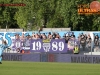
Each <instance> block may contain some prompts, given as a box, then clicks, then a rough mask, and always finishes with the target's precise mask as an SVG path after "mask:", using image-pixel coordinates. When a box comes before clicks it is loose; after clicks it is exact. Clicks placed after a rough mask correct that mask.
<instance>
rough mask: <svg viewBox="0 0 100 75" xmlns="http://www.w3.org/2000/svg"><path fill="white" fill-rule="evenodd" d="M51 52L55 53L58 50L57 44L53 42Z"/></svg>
mask: <svg viewBox="0 0 100 75" xmlns="http://www.w3.org/2000/svg"><path fill="white" fill-rule="evenodd" d="M52 50H53V51H57V50H58V46H57V42H55V41H54V42H53V43H52Z"/></svg>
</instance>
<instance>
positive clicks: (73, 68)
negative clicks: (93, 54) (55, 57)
mask: <svg viewBox="0 0 100 75" xmlns="http://www.w3.org/2000/svg"><path fill="white" fill-rule="evenodd" d="M0 75H100V65H99V64H79V63H57V62H55V63H54V62H14V61H3V64H0Z"/></svg>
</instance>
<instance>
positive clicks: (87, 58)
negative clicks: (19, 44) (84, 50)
mask: <svg viewBox="0 0 100 75" xmlns="http://www.w3.org/2000/svg"><path fill="white" fill-rule="evenodd" d="M3 61H32V62H67V63H100V56H99V55H80V54H79V55H74V54H18V53H17V54H16V53H14V54H13V53H6V54H5V53H4V54H3Z"/></svg>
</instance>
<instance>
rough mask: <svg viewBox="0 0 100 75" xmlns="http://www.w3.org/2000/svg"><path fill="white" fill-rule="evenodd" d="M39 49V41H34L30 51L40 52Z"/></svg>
mask: <svg viewBox="0 0 100 75" xmlns="http://www.w3.org/2000/svg"><path fill="white" fill-rule="evenodd" d="M41 47H42V45H41V42H40V41H34V42H33V43H32V50H34V51H35V50H41Z"/></svg>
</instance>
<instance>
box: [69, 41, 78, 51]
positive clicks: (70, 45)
mask: <svg viewBox="0 0 100 75" xmlns="http://www.w3.org/2000/svg"><path fill="white" fill-rule="evenodd" d="M75 45H79V42H78V41H77V40H75V39H70V40H69V41H68V49H69V50H73V49H74V47H75Z"/></svg>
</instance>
